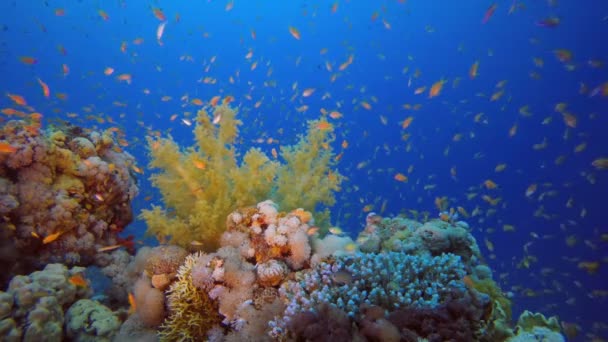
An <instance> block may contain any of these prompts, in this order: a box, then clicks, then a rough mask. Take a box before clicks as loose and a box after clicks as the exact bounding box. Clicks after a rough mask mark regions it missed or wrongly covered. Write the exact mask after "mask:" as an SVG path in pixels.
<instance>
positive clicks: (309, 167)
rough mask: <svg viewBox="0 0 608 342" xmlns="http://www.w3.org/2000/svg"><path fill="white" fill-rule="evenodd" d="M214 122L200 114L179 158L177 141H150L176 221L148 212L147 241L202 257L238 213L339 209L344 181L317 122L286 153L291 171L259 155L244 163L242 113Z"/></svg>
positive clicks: (225, 113)
mask: <svg viewBox="0 0 608 342" xmlns="http://www.w3.org/2000/svg"><path fill="white" fill-rule="evenodd" d="M213 117H214V118H221V120H220V121H219V125H215V124H214V123H213V122H212V121H211V116H210V114H209V113H208V112H207V111H205V110H201V111H199V112H198V113H197V118H196V127H195V129H194V135H195V140H196V145H195V146H193V147H190V148H188V149H185V150H180V147H179V146H178V145H177V144H176V143H175V141H174V140H173V139H172V138H171V137H167V138H160V139H152V138H150V139H149V140H148V144H149V149H150V154H151V162H150V166H151V167H153V168H158V169H161V170H162V171H164V172H160V173H156V174H154V175H153V176H152V178H151V179H152V182H153V184H154V185H155V186H156V187H158V188H159V189H160V191H161V193H162V196H163V200H164V204H165V206H166V208H167V209H168V210H170V213H171V215H170V216H169V215H168V213H167V211H166V210H163V209H162V208H160V207H158V206H153V207H152V209H150V210H144V211H143V212H142V215H141V216H142V217H143V218H144V219H145V220H146V223H147V225H148V232H149V233H152V234H155V235H156V236H157V237H159V238H160V239H164V238H165V237H170V238H171V242H172V243H174V244H178V245H181V246H189V245H190V243H192V242H193V241H198V242H200V243H201V244H202V245H203V249H204V250H206V251H213V250H215V249H216V248H217V247H218V246H219V240H220V236H221V234H222V233H223V231H224V223H225V219H226V216H227V215H228V214H230V212H232V211H233V210H234V209H236V208H239V207H244V206H248V205H252V204H255V203H257V202H260V201H261V200H264V199H266V198H271V199H273V200H275V202H277V203H278V204H279V205H281V206H284V207H287V208H290V207H291V208H297V207H303V208H304V209H306V210H310V211H312V210H314V209H316V208H315V207H316V206H317V204H324V205H333V204H334V202H335V198H334V196H333V192H334V191H337V190H339V189H340V183H341V181H342V179H343V177H342V175H341V174H340V173H339V172H337V171H336V170H332V169H331V167H332V166H333V165H332V161H333V152H332V149H331V147H330V146H329V143H330V142H331V139H332V138H331V136H330V133H331V131H330V130H321V129H318V128H317V126H318V125H317V123H315V122H311V123H310V124H309V128H308V132H307V135H306V136H302V137H301V138H300V141H299V143H298V144H297V145H295V146H290V147H283V148H281V157H282V158H283V159H284V160H285V161H286V162H285V164H281V163H279V162H277V161H271V160H270V159H269V158H268V156H266V154H264V153H263V152H262V151H261V150H259V149H257V148H251V149H249V150H248V151H247V152H246V153H245V154H244V156H243V157H242V160H241V161H240V163H239V160H237V157H236V150H235V149H236V144H235V143H236V140H237V138H238V135H239V130H238V127H239V126H240V125H241V124H242V123H241V121H239V120H237V119H236V111H235V110H234V109H232V108H230V107H228V106H226V105H223V106H218V107H216V109H215V111H214V113H213ZM296 204H297V205H296ZM326 216H327V215H326Z"/></svg>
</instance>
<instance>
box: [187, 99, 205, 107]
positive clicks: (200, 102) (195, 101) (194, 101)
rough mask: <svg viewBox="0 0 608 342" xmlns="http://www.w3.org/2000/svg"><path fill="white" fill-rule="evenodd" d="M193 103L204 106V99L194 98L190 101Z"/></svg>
mask: <svg viewBox="0 0 608 342" xmlns="http://www.w3.org/2000/svg"><path fill="white" fill-rule="evenodd" d="M190 102H191V103H192V104H193V105H197V106H202V105H203V101H201V99H192V101H190Z"/></svg>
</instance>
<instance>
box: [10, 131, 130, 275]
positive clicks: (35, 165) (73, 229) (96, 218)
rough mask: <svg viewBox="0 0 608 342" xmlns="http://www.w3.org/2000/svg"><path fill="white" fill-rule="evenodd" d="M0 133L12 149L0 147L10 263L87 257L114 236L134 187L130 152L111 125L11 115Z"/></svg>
mask: <svg viewBox="0 0 608 342" xmlns="http://www.w3.org/2000/svg"><path fill="white" fill-rule="evenodd" d="M0 141H3V142H6V143H8V144H10V145H11V146H12V147H13V148H14V149H15V150H14V151H13V152H11V153H2V154H0V213H2V216H1V217H2V220H1V222H0V225H1V226H2V232H3V233H2V236H0V238H1V239H2V240H3V241H11V243H12V245H14V246H15V250H16V252H17V254H18V255H19V258H18V260H17V263H16V266H15V270H16V269H18V267H21V268H22V269H21V270H20V271H21V272H29V271H31V270H32V269H33V268H35V267H40V266H44V265H45V264H47V263H52V262H60V263H63V264H67V265H89V264H91V263H93V262H94V260H95V257H96V255H97V254H98V249H100V248H102V247H106V246H113V245H117V244H119V242H120V241H119V240H118V233H119V232H121V231H122V230H123V229H124V227H125V226H126V225H127V224H128V223H130V222H131V220H132V213H131V208H130V201H131V199H132V198H134V197H135V195H136V194H137V191H138V190H137V186H136V180H135V177H134V174H133V168H134V165H135V160H134V158H133V157H132V156H131V155H130V154H128V153H127V152H124V151H122V150H121V149H120V148H119V147H118V145H117V143H116V142H115V139H114V138H113V136H112V132H110V131H105V132H102V133H100V132H95V131H88V130H84V129H81V128H78V127H75V126H62V127H53V128H50V129H48V130H45V131H42V130H39V129H36V130H33V129H31V127H30V126H27V125H26V123H25V122H24V121H9V122H7V123H6V124H3V125H2V126H1V128H0ZM10 274H11V273H9V272H6V273H5V274H3V276H7V275H10Z"/></svg>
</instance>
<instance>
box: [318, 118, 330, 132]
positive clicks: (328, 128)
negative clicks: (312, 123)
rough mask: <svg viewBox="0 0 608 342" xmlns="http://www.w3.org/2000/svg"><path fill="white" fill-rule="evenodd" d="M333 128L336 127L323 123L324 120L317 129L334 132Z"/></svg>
mask: <svg viewBox="0 0 608 342" xmlns="http://www.w3.org/2000/svg"><path fill="white" fill-rule="evenodd" d="M333 127H334V126H333V125H332V124H330V123H329V122H327V121H323V120H322V121H319V122H318V123H317V129H318V130H320V131H328V130H332V129H333Z"/></svg>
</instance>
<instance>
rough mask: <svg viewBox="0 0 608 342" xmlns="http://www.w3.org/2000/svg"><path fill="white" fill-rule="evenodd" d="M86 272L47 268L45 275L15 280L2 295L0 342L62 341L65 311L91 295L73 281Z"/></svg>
mask: <svg viewBox="0 0 608 342" xmlns="http://www.w3.org/2000/svg"><path fill="white" fill-rule="evenodd" d="M83 272H84V269H83V268H81V267H73V268H72V269H68V268H67V267H65V266H64V265H61V264H48V265H47V266H46V267H45V269H44V270H42V271H36V272H33V273H32V274H30V275H23V276H22V275H19V276H15V277H14V278H13V279H12V280H11V282H10V284H9V286H8V289H7V290H6V292H1V291H0V319H1V320H0V327H2V328H1V329H0V339H2V340H20V339H23V340H25V341H43V340H45V341H46V340H56V341H58V340H61V339H62V337H63V324H64V321H65V320H64V310H66V309H68V308H69V307H70V306H71V305H72V304H73V303H74V302H76V301H77V300H78V299H82V298H86V297H88V296H89V295H90V289H89V288H87V287H82V286H78V285H75V284H73V282H71V281H70V279H72V277H74V276H82V273H83Z"/></svg>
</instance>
